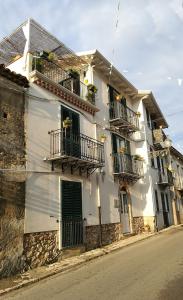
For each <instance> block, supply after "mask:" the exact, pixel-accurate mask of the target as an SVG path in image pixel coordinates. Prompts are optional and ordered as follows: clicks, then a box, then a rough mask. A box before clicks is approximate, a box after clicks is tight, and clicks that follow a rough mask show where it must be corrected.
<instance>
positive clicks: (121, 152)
mask: <svg viewBox="0 0 183 300" xmlns="http://www.w3.org/2000/svg"><path fill="white" fill-rule="evenodd" d="M118 152H119V153H120V154H125V152H126V148H125V147H121V148H119V149H118Z"/></svg>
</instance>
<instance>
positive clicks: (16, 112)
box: [0, 77, 25, 277]
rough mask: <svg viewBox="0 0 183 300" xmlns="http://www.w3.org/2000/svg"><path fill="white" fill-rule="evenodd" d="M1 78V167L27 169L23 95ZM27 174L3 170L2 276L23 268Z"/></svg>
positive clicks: (0, 211)
mask: <svg viewBox="0 0 183 300" xmlns="http://www.w3.org/2000/svg"><path fill="white" fill-rule="evenodd" d="M2 84H3V85H6V86H7V87H8V88H15V89H17V90H18V89H19V90H20V91H21V88H20V87H19V86H17V85H16V84H14V83H11V81H8V80H7V79H5V78H1V77H0V169H6V170H7V169H15V170H16V169H17V168H21V169H24V167H25V137H24V97H23V95H22V93H17V92H13V90H11V91H10V90H8V89H4V88H2V86H1V85H2ZM24 177H25V173H21V174H20V175H18V173H17V172H9V171H3V172H0V277H6V276H9V275H12V274H15V273H17V272H19V271H21V270H22V269H23V266H24V259H23V256H22V254H23V234H24V203H25V178H24Z"/></svg>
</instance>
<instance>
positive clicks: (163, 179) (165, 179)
mask: <svg viewBox="0 0 183 300" xmlns="http://www.w3.org/2000/svg"><path fill="white" fill-rule="evenodd" d="M173 184H174V182H173V175H172V172H170V171H169V170H165V171H164V172H163V171H158V185H161V186H162V187H163V186H164V187H166V186H172V185H173Z"/></svg>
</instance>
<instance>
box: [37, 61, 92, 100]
mask: <svg viewBox="0 0 183 300" xmlns="http://www.w3.org/2000/svg"><path fill="white" fill-rule="evenodd" d="M32 70H33V71H34V70H36V71H38V72H40V73H41V74H43V75H44V76H46V77H47V78H48V79H50V80H52V81H53V82H55V83H57V84H60V85H62V86H63V87H64V88H66V89H68V90H69V91H71V92H72V93H74V94H75V95H77V96H79V97H80V98H82V99H84V100H86V101H88V102H90V103H91V104H95V94H94V93H93V95H92V97H91V93H90V94H88V88H87V85H85V84H84V83H83V82H81V81H80V79H79V77H78V78H73V77H71V76H70V74H69V72H67V71H65V70H63V69H62V68H61V67H60V66H59V65H58V64H56V63H55V62H52V61H49V60H48V59H45V58H40V57H37V58H36V57H34V59H33V64H32Z"/></svg>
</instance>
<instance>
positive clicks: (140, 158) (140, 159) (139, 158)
mask: <svg viewBox="0 0 183 300" xmlns="http://www.w3.org/2000/svg"><path fill="white" fill-rule="evenodd" d="M133 158H134V160H139V161H144V158H143V157H142V156H141V155H138V154H136V155H134V157H133Z"/></svg>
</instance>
